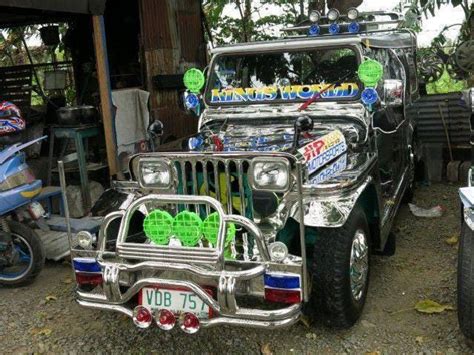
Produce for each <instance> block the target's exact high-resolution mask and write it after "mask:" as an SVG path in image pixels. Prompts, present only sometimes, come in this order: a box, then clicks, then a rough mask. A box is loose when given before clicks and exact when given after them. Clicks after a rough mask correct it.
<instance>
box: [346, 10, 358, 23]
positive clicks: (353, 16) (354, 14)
mask: <svg viewBox="0 0 474 355" xmlns="http://www.w3.org/2000/svg"><path fill="white" fill-rule="evenodd" d="M347 17H348V18H349V20H352V21H354V20H356V19H357V18H358V17H359V10H357V9H356V8H355V7H351V8H350V9H349V10H347Z"/></svg>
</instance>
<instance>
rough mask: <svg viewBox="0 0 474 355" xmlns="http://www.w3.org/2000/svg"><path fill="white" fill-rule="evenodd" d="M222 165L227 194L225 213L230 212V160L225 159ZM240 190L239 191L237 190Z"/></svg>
mask: <svg viewBox="0 0 474 355" xmlns="http://www.w3.org/2000/svg"><path fill="white" fill-rule="evenodd" d="M224 167H225V184H226V190H227V191H226V192H227V194H224V196H225V195H227V213H229V214H231V213H232V185H231V184H232V183H231V181H230V178H231V170H230V162H229V161H225V162H224ZM239 192H240V191H239Z"/></svg>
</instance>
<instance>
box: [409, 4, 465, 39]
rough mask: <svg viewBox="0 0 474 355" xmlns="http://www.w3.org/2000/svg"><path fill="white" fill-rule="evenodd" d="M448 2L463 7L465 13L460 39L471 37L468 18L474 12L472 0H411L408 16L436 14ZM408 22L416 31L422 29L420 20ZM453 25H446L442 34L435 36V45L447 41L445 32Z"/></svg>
mask: <svg viewBox="0 0 474 355" xmlns="http://www.w3.org/2000/svg"><path fill="white" fill-rule="evenodd" d="M446 4H448V5H451V6H452V7H458V6H461V7H462V9H463V11H464V15H465V20H464V22H463V24H462V26H461V31H460V37H459V40H460V41H464V40H467V39H469V38H470V31H471V29H470V28H469V25H468V19H469V17H470V16H471V14H472V13H473V12H474V3H472V0H411V1H410V4H409V9H408V11H407V14H406V16H408V17H410V16H411V17H413V15H414V16H416V17H418V18H420V17H421V15H424V16H425V17H428V16H435V14H436V13H437V12H438V11H439V10H440V8H441V5H446ZM407 22H408V23H407V24H406V25H407V27H409V28H411V29H413V30H414V31H416V32H420V31H421V24H420V21H419V20H417V21H407ZM456 25H461V24H456ZM452 26H455V25H450V26H446V27H444V28H443V30H441V32H440V34H439V35H438V36H437V37H435V38H434V40H433V45H444V44H445V43H446V37H445V36H444V35H443V32H444V31H445V30H447V29H448V28H449V27H452Z"/></svg>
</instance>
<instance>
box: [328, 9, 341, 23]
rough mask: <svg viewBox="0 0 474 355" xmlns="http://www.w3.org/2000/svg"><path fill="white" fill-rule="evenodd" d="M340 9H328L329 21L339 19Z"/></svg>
mask: <svg viewBox="0 0 474 355" xmlns="http://www.w3.org/2000/svg"><path fill="white" fill-rule="evenodd" d="M339 15H340V13H339V10H338V9H329V11H328V19H329V21H337V19H338V18H339Z"/></svg>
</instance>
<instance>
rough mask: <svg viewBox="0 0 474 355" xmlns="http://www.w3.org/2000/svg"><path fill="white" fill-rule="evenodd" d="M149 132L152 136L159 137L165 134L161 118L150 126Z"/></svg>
mask: <svg viewBox="0 0 474 355" xmlns="http://www.w3.org/2000/svg"><path fill="white" fill-rule="evenodd" d="M148 134H149V135H150V137H151V138H159V137H161V136H162V135H163V123H162V122H161V121H160V120H155V121H153V123H152V124H151V125H150V126H149V127H148Z"/></svg>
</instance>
